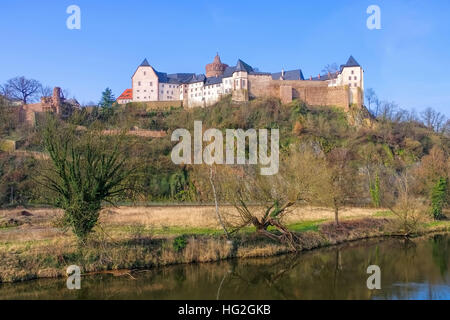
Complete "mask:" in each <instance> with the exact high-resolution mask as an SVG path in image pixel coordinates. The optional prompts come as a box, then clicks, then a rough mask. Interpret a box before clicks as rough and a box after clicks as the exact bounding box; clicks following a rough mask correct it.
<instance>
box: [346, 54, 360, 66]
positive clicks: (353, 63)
mask: <svg viewBox="0 0 450 320" xmlns="http://www.w3.org/2000/svg"><path fill="white" fill-rule="evenodd" d="M344 67H361V66H360V64H359V63H358V61H356V59H355V58H353V56H350V58H348V61H347V63H346V64H345V65H344Z"/></svg>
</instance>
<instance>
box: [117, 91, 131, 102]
mask: <svg viewBox="0 0 450 320" xmlns="http://www.w3.org/2000/svg"><path fill="white" fill-rule="evenodd" d="M117 100H133V89H127V90H125V91H124V92H123V93H122V94H121V95H120V97H118V98H117Z"/></svg>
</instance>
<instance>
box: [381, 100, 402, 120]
mask: <svg viewBox="0 0 450 320" xmlns="http://www.w3.org/2000/svg"><path fill="white" fill-rule="evenodd" d="M398 111H399V107H398V105H397V104H396V103H395V102H391V101H381V102H380V106H379V112H378V118H379V119H380V120H382V121H384V122H386V121H392V122H395V121H396V118H397V119H398Z"/></svg>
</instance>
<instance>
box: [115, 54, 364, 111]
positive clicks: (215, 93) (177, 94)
mask: <svg viewBox="0 0 450 320" xmlns="http://www.w3.org/2000/svg"><path fill="white" fill-rule="evenodd" d="M226 95H231V96H232V100H233V101H234V102H246V101H249V99H253V98H259V97H277V98H280V99H281V101H282V102H283V103H289V102H291V101H292V100H293V99H299V100H302V101H304V102H306V103H307V104H309V105H312V106H337V107H341V108H343V109H345V110H348V108H349V107H350V106H351V105H356V106H362V105H363V101H364V99H363V97H364V70H363V69H362V67H361V66H360V65H359V63H358V62H357V61H356V60H355V58H353V56H350V58H349V59H348V61H347V63H346V64H343V65H341V67H340V69H339V70H338V71H336V72H328V73H327V74H324V75H321V74H318V76H317V77H310V78H309V79H305V78H304V76H303V72H302V70H301V69H298V70H290V71H284V70H282V71H281V72H278V73H269V72H260V71H259V70H258V69H255V68H253V67H251V66H250V65H248V64H247V63H245V62H243V61H242V60H238V62H237V64H236V66H233V67H230V66H228V65H227V64H224V63H222V61H221V59H220V57H219V55H218V54H217V55H216V57H215V58H214V61H213V62H212V63H210V64H208V65H206V74H200V75H199V74H195V73H175V74H167V73H163V72H158V71H157V70H156V69H155V68H154V67H152V66H151V65H150V64H149V62H148V60H147V59H145V60H144V61H143V62H142V64H141V65H140V66H139V67H138V68H137V70H136V72H135V73H134V74H133V76H132V88H131V89H127V90H125V91H124V93H123V94H122V95H121V96H120V97H119V98H118V99H117V102H118V103H120V104H126V103H129V102H157V101H164V102H167V101H169V102H170V101H173V102H176V101H178V102H181V103H182V105H183V106H184V107H187V108H194V107H206V106H210V105H213V104H214V103H216V102H218V101H219V100H220V99H221V98H222V97H223V96H226Z"/></svg>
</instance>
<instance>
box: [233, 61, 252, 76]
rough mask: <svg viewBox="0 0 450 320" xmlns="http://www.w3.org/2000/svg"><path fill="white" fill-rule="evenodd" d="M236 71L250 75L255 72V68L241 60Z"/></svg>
mask: <svg viewBox="0 0 450 320" xmlns="http://www.w3.org/2000/svg"><path fill="white" fill-rule="evenodd" d="M236 71H246V72H248V73H250V72H252V71H253V68H252V67H251V66H250V65H248V64H246V63H245V62H244V61H242V60H241V59H239V60H238V62H237V64H236Z"/></svg>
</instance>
